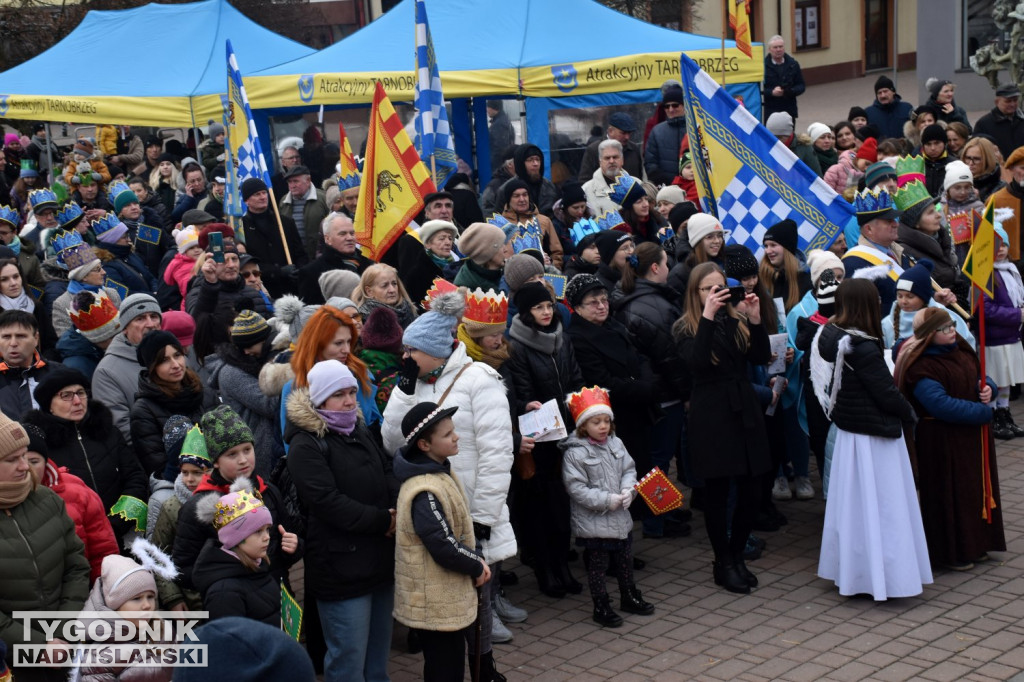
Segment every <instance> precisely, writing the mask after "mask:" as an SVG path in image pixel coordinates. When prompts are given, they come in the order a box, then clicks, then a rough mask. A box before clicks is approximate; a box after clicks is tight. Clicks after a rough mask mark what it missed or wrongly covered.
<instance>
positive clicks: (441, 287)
mask: <svg viewBox="0 0 1024 682" xmlns="http://www.w3.org/2000/svg"><path fill="white" fill-rule="evenodd" d="M458 290H459V288H458V287H457V286H455V285H454V284H452V283H451V282H449V281H448V280H446V279H445V278H444V277H435V278H434V283H433V284H431V285H430V288H429V289H427V295H426V296H424V297H423V309H424V310H430V302H431V301H433V300H434V299H435V298H437V297H438V296H440V295H441V294H449V293H451V292H453V291H458Z"/></svg>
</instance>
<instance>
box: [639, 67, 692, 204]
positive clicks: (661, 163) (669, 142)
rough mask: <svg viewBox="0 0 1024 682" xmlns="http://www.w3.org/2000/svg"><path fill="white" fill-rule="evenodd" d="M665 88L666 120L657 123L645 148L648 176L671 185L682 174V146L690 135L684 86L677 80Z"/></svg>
mask: <svg viewBox="0 0 1024 682" xmlns="http://www.w3.org/2000/svg"><path fill="white" fill-rule="evenodd" d="M663 92H664V95H663V96H662V99H661V106H662V107H663V108H664V109H665V120H664V121H662V122H661V123H659V124H658V125H656V126H654V129H653V130H652V131H651V136H650V137H648V138H647V149H645V150H644V168H645V169H646V170H647V179H648V180H650V181H651V182H653V183H654V184H655V185H667V184H669V183H671V182H672V180H673V179H674V178H675V177H676V175H678V174H679V147H680V145H682V142H683V137H684V136H685V135H686V117H685V116H684V113H685V112H684V109H683V89H682V87H680V86H678V85H675V84H673V85H670V86H668V87H666V88H664V89H663Z"/></svg>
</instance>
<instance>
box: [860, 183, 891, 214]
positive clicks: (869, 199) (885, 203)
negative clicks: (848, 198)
mask: <svg viewBox="0 0 1024 682" xmlns="http://www.w3.org/2000/svg"><path fill="white" fill-rule="evenodd" d="M853 205H854V208H855V210H856V211H857V213H858V214H859V215H867V214H871V213H885V212H886V211H888V210H890V209H893V208H895V206H894V205H893V203H892V197H891V196H889V193H888V192H886V191H885V190H884V189H882V188H881V187H878V188H876V189H874V190H870V189H865V190H863V191H862V192H859V193H858V194H857V196H856V198H855V199H854V202H853Z"/></svg>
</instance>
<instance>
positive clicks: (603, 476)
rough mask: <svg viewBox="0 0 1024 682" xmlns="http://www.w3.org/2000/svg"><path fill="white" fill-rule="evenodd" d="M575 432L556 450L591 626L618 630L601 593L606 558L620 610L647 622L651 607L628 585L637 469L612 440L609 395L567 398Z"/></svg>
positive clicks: (587, 392)
mask: <svg viewBox="0 0 1024 682" xmlns="http://www.w3.org/2000/svg"><path fill="white" fill-rule="evenodd" d="M566 402H567V403H568V404H569V411H570V412H571V413H572V418H573V419H574V420H575V421H576V431H575V432H574V433H573V434H571V435H570V436H569V437H568V438H566V439H565V440H564V441H562V442H561V443H560V444H559V446H560V447H561V448H562V449H563V450H564V451H565V458H564V459H563V461H562V480H563V482H564V483H565V488H566V490H567V491H568V493H569V510H570V519H571V522H572V530H573V534H575V536H576V544H577V545H579V546H581V547H583V560H584V563H585V565H586V567H587V582H588V584H589V586H590V596H591V598H592V599H593V600H594V621H595V622H597V623H599V624H601V625H603V626H604V627H609V628H617V627H619V626H620V625H622V616H620V615H619V614H617V613H615V611H613V610H612V607H611V604H610V603H609V598H608V591H607V589H606V588H605V570H606V569H607V568H608V561H609V557H610V556H614V557H615V561H616V563H617V566H616V575H617V576H618V579H619V594H620V595H621V601H620V607H621V609H622V610H623V611H626V612H627V613H636V614H639V615H642V616H648V615H650V614H652V613H654V606H652V605H651V604H648V603H647V602H645V601H644V600H643V597H642V595H641V594H640V590H638V589H637V588H636V584H634V582H633V519H632V517H630V515H629V505H630V503H631V502H632V501H633V497H634V496H635V495H636V493H635V491H634V489H633V486H635V485H636V467H635V466H634V465H633V458H632V457H630V456H629V453H628V452H626V446H625V445H624V444H623V442H622V440H621V439H620V438H619V437H618V436H616V435H615V422H614V421H613V418H614V415H613V414H612V404H611V401H610V400H609V398H608V391H606V390H604V389H603V388H600V387H598V386H593V387H591V388H584V389H583V390H582V391H579V392H578V393H571V394H569V395H568V396H566Z"/></svg>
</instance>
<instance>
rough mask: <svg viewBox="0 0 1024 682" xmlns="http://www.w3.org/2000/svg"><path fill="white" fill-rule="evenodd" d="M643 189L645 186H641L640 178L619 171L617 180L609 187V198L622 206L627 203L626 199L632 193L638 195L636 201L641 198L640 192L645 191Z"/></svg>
mask: <svg viewBox="0 0 1024 682" xmlns="http://www.w3.org/2000/svg"><path fill="white" fill-rule="evenodd" d="M634 188H636V189H634ZM643 191H644V188H643V187H641V186H640V181H639V180H637V179H636V178H634V177H633V176H632V175H630V174H629V173H619V177H617V178H615V182H613V183H612V185H611V187H610V188H609V191H608V198H609V199H611V200H612V201H614V202H615V203H616V204H618V205H619V206H622V205H624V204H625V202H626V199H627V197H629V195H630V194H637V195H638V196H637V197H636V199H634V201H636V200H638V199H639V198H640V196H639V194H640V193H643Z"/></svg>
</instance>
